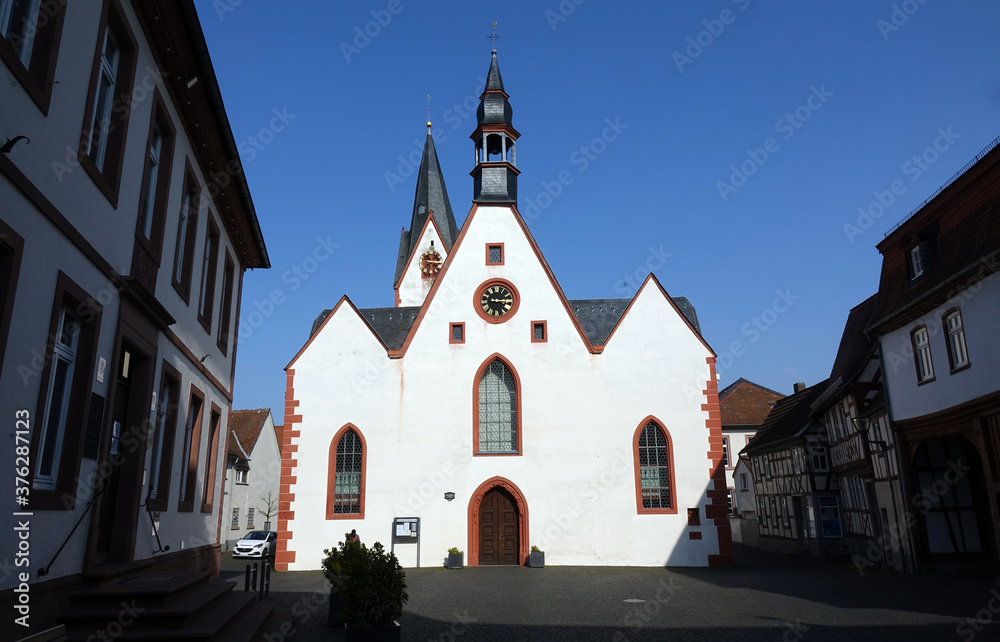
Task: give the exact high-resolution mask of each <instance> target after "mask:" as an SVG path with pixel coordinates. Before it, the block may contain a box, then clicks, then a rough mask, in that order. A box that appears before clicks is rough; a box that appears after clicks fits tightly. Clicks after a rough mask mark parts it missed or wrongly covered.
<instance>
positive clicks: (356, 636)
mask: <svg viewBox="0 0 1000 642" xmlns="http://www.w3.org/2000/svg"><path fill="white" fill-rule="evenodd" d="M401 632H402V627H400V626H399V624H398V623H397V624H393V625H390V626H376V627H372V628H368V629H352V628H347V629H344V640H346V641H347V642H400V639H401Z"/></svg>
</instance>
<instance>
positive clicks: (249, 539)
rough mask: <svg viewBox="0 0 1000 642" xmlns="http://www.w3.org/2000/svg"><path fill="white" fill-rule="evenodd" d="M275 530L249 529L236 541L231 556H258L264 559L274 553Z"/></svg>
mask: <svg viewBox="0 0 1000 642" xmlns="http://www.w3.org/2000/svg"><path fill="white" fill-rule="evenodd" d="M277 540H278V532H277V531H250V532H249V533H247V534H246V535H244V536H243V538H242V539H241V540H240V541H238V542H236V547H235V548H233V557H259V558H261V559H264V558H265V557H270V556H272V555H274V549H275V542H276V541H277Z"/></svg>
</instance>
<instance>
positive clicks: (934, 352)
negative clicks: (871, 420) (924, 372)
mask: <svg viewBox="0 0 1000 642" xmlns="http://www.w3.org/2000/svg"><path fill="white" fill-rule="evenodd" d="M953 307H958V308H960V309H961V311H962V323H963V325H964V327H965V343H966V346H967V348H968V351H969V363H970V364H971V366H970V367H969V368H966V369H965V370H961V371H959V372H955V373H954V374H952V373H950V372H949V363H948V347H947V331H946V330H945V329H944V327H943V321H942V319H941V317H942V315H943V314H944V312H945V311H946V310H950V309H951V308H953ZM998 320H1000V278H997V274H996V273H993V274H991V275H989V276H987V277H986V278H985V279H983V280H982V281H980V282H979V283H978V284H976V285H973V286H972V287H970V288H968V289H966V290H965V291H963V292H961V293H959V294H958V295H957V296H955V297H954V298H952V299H950V300H949V301H947V302H946V303H944V304H943V305H941V306H939V307H937V308H935V309H934V310H932V311H931V312H928V313H927V314H925V315H923V316H922V317H920V318H919V319H917V320H915V321H913V322H911V323H908V324H907V325H905V326H903V327H901V328H899V329H898V330H894V331H892V332H890V333H888V334H885V335H883V336H882V337H880V340H881V346H882V351H883V355H884V361H885V376H886V382H887V384H888V387H889V402H890V404H891V406H892V417H893V419H894V420H895V421H903V420H906V419H912V418H914V417H921V416H923V415H927V414H930V413H933V412H937V411H938V410H943V409H945V408H950V407H952V406H956V405H958V404H961V403H964V402H966V401H970V400H972V399H976V398H977V397H981V396H983V395H986V394H989V393H991V392H996V391H997V390H998V389H1000V341H997V327H998ZM919 325H926V326H927V330H928V334H929V335H930V348H931V360H932V361H933V364H934V376H935V379H934V381H931V382H929V383H925V384H923V385H917V373H916V367H915V366H914V356H913V349H912V347H911V342H910V332H911V331H912V330H913V328H915V327H917V326H919Z"/></svg>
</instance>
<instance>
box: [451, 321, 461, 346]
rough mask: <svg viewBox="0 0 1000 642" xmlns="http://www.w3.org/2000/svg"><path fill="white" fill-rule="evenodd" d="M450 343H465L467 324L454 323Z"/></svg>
mask: <svg viewBox="0 0 1000 642" xmlns="http://www.w3.org/2000/svg"><path fill="white" fill-rule="evenodd" d="M448 343H465V324H464V323H452V324H451V331H450V333H449V335H448Z"/></svg>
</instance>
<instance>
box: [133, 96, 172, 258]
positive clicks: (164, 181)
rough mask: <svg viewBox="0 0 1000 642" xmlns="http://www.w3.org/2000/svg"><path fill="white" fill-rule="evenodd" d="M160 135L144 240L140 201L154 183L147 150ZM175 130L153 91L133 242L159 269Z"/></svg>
mask: <svg viewBox="0 0 1000 642" xmlns="http://www.w3.org/2000/svg"><path fill="white" fill-rule="evenodd" d="M157 130H159V132H160V157H159V160H158V162H157V163H156V168H157V169H156V179H155V181H156V182H155V183H154V184H153V185H152V189H153V192H152V194H151V196H152V199H151V203H152V205H151V208H150V212H149V217H150V219H151V224H150V233H149V236H148V237H147V236H146V234H145V232H144V231H143V229H142V227H143V222H144V220H145V216H144V214H145V213H144V212H143V211H142V210H143V202H144V201H143V199H145V198H147V196H148V192H149V190H150V183H151V182H152V181H153V178H152V176H151V174H152V163H151V161H150V149H151V148H152V145H153V137H154V135H155V133H156V131H157ZM176 134H177V130H176V129H175V128H174V123H173V121H172V120H170V114H169V112H168V111H167V106H166V103H164V101H163V98H162V97H161V96H160V90H159V88H158V87H157V88H154V89H153V113H152V116H151V117H150V119H149V133H148V134H147V137H146V155H145V157H144V159H143V170H142V184H141V187H140V191H139V196H140V199H139V215H138V216H137V217H136V225H135V238H136V241H137V242H138V243H139V244H140V245H142V246H143V247H145V248H146V251H147V252H149V255H150V256H152V257H153V261H154V262H155V263H156V265H157V267H158V266H159V265H160V259H161V255H162V253H163V230H164V225H165V223H166V218H167V201H168V199H169V195H170V174H171V171H170V170H171V169H172V168H173V159H174V143H175V141H176Z"/></svg>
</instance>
